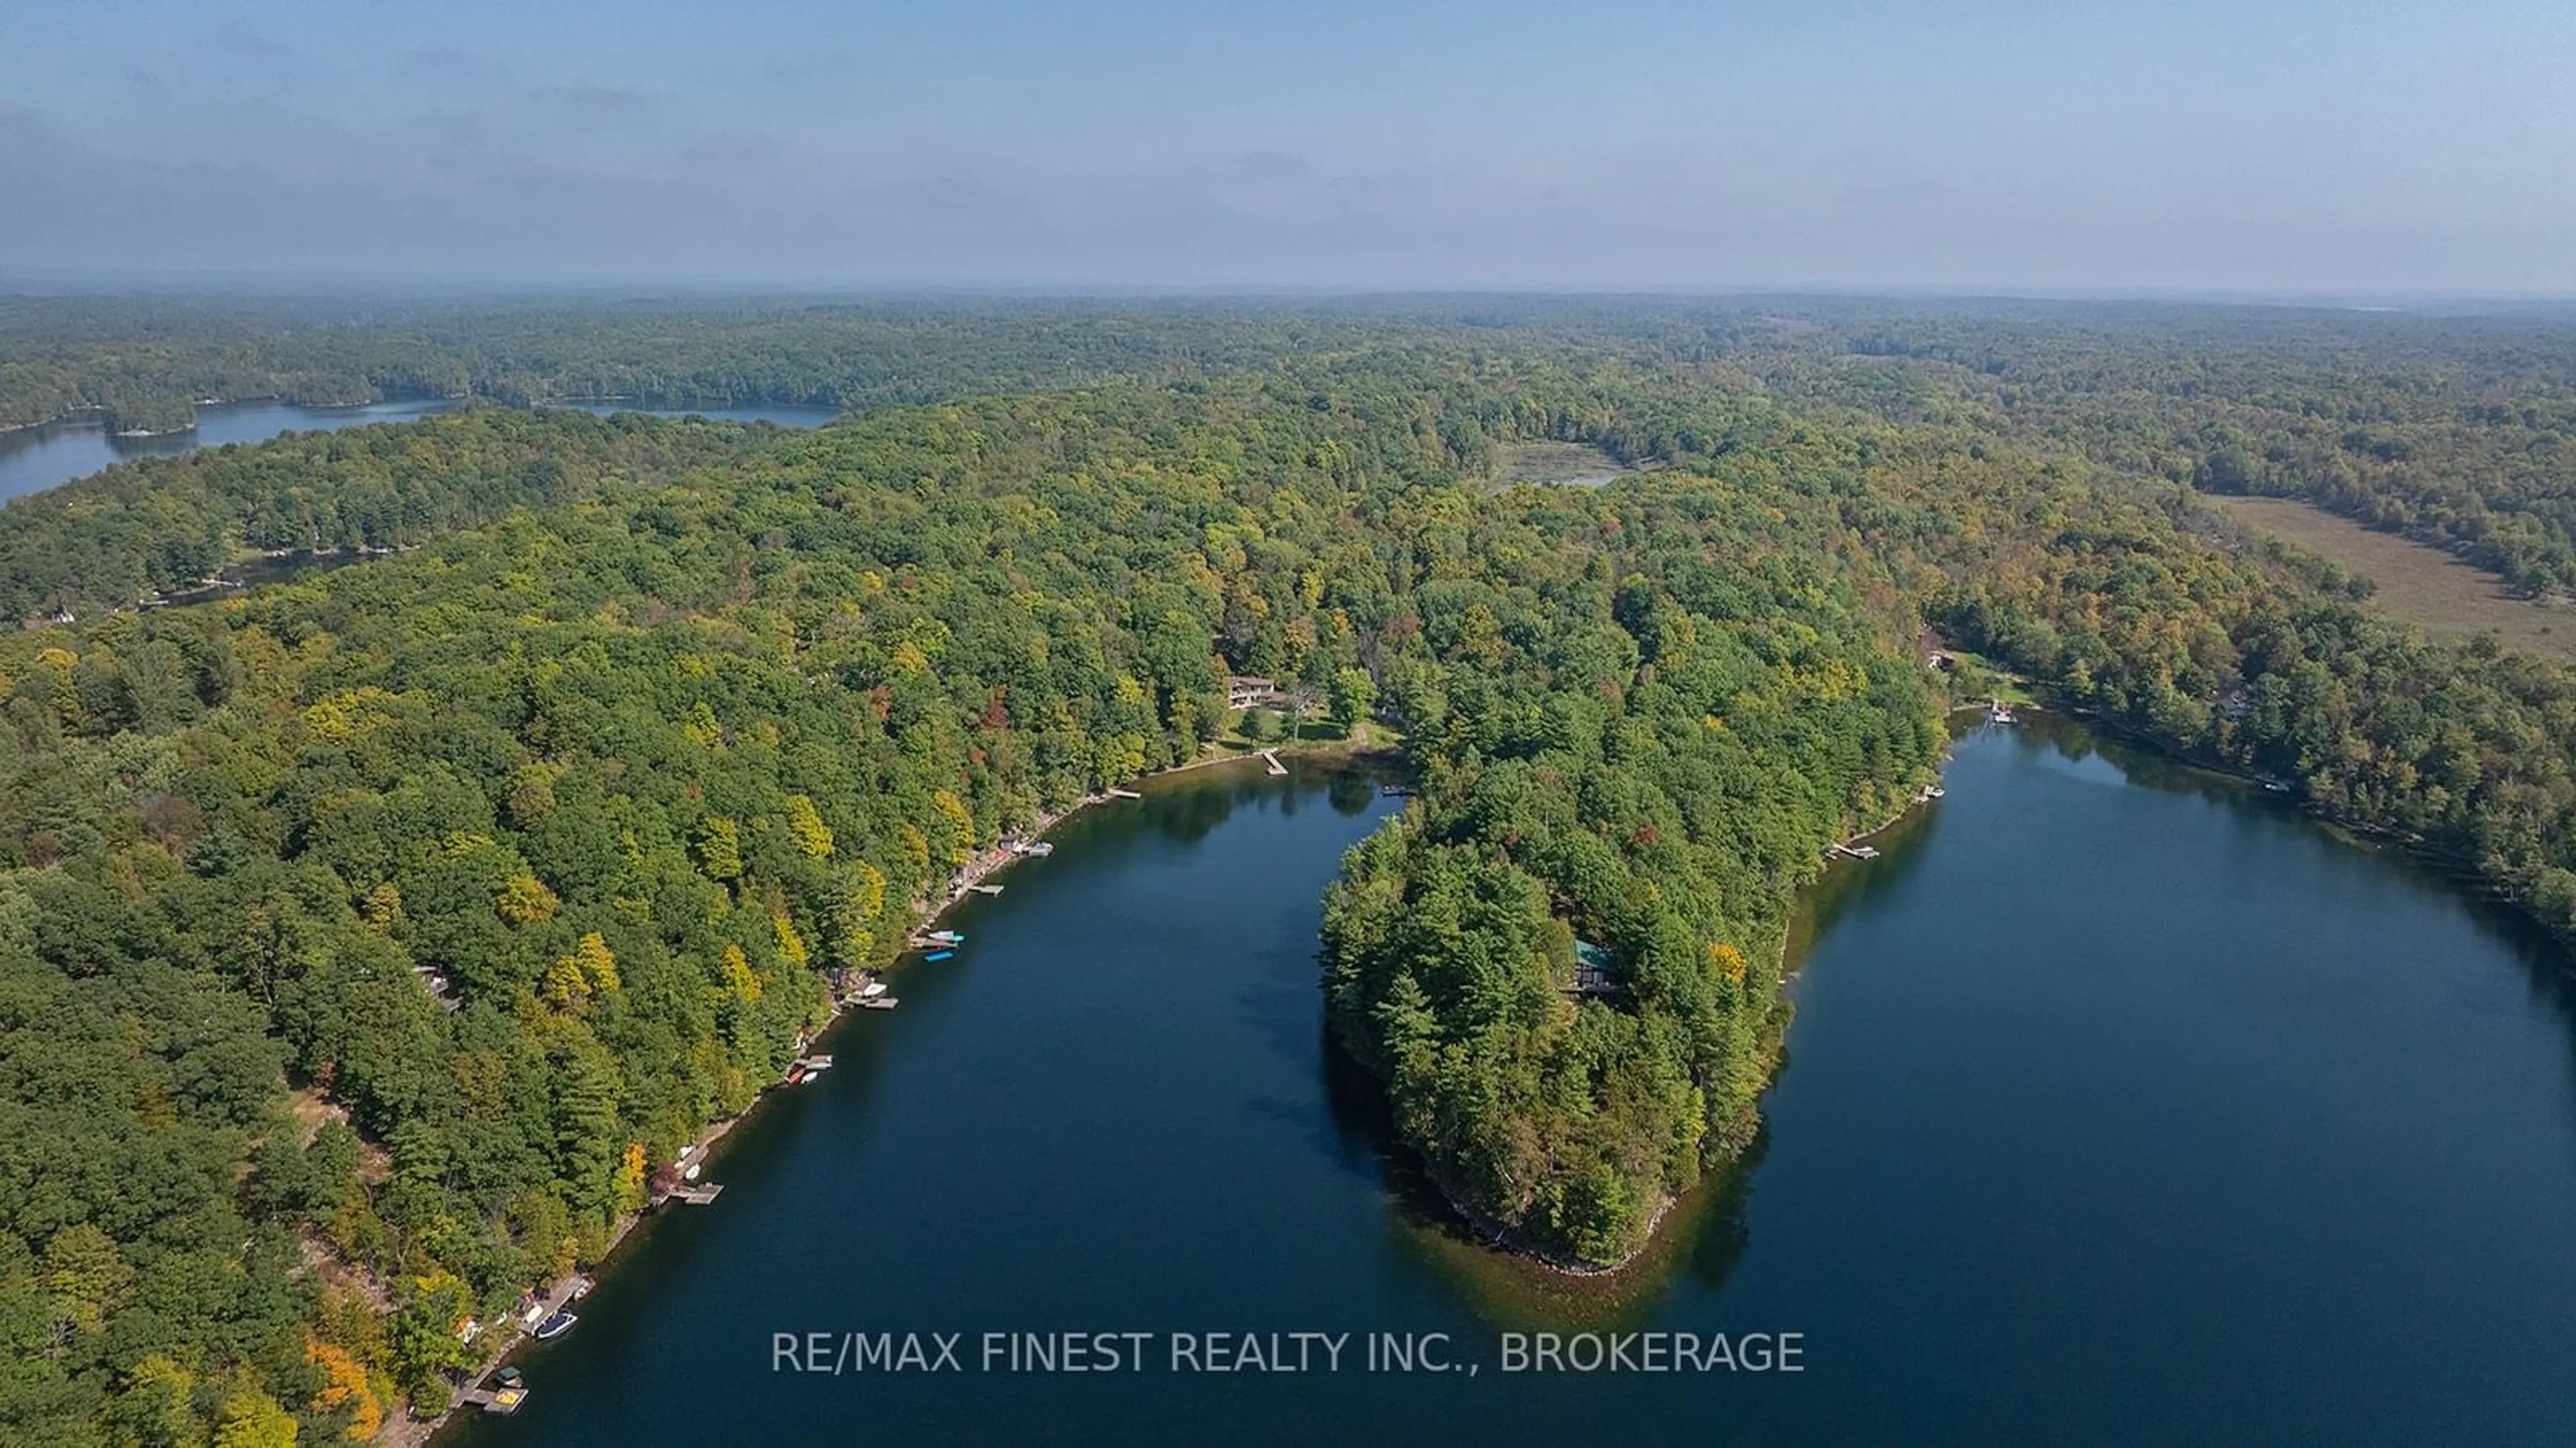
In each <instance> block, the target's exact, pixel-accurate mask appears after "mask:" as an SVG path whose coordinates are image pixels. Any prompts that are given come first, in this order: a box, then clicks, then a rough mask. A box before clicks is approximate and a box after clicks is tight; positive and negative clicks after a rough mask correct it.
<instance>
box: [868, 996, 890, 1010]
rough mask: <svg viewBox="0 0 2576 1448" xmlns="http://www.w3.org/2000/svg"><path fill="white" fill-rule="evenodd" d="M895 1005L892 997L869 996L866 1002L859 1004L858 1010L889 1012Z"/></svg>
mask: <svg viewBox="0 0 2576 1448" xmlns="http://www.w3.org/2000/svg"><path fill="white" fill-rule="evenodd" d="M896 1004H897V1002H896V1000H895V998H894V997H893V996H869V997H868V998H867V999H866V1000H863V1001H861V1002H859V1009H860V1010H863V1011H890V1010H893V1009H894V1008H895V1006H896Z"/></svg>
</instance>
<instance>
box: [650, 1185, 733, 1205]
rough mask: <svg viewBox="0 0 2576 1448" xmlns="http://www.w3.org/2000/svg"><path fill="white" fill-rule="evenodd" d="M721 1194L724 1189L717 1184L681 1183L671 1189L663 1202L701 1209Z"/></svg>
mask: <svg viewBox="0 0 2576 1448" xmlns="http://www.w3.org/2000/svg"><path fill="white" fill-rule="evenodd" d="M723 1192H724V1187H723V1186H722V1185H721V1184H720V1183H717V1182H683V1183H681V1184H680V1185H679V1186H676V1187H673V1188H671V1194H670V1196H669V1197H667V1198H665V1200H668V1201H674V1202H685V1203H687V1204H688V1205H690V1206H693V1207H703V1206H706V1205H708V1204H709V1203H711V1202H713V1201H714V1200H715V1199H716V1198H717V1197H718V1196H720V1195H722V1194H723Z"/></svg>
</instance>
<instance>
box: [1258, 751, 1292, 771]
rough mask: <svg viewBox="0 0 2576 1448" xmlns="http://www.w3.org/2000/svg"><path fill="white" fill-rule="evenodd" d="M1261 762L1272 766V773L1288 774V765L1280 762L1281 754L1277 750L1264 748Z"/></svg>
mask: <svg viewBox="0 0 2576 1448" xmlns="http://www.w3.org/2000/svg"><path fill="white" fill-rule="evenodd" d="M1261 762H1262V763H1264V764H1267V765H1269V766H1270V772H1271V773H1272V774H1286V773H1287V772H1288V766H1287V765H1284V764H1282V763H1280V762H1279V754H1278V751H1276V750H1271V749H1265V750H1262V751H1261Z"/></svg>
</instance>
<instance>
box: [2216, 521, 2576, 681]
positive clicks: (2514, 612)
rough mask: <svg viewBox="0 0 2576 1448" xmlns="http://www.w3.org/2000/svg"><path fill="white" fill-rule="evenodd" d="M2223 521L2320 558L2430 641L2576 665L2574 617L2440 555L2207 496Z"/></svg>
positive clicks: (2390, 536) (2344, 524)
mask: <svg viewBox="0 0 2576 1448" xmlns="http://www.w3.org/2000/svg"><path fill="white" fill-rule="evenodd" d="M2209 501H2210V502H2211V503H2212V504H2214V505H2215V506H2217V507H2218V508H2220V509H2222V510H2224V511H2225V512H2226V513H2227V515H2228V516H2229V517H2232V518H2234V519H2236V520H2237V521H2239V522H2241V523H2243V524H2245V525H2246V526H2248V527H2250V528H2252V529H2254V530H2255V531H2257V532H2261V533H2268V534H2270V535H2272V536H2273V537H2275V538H2278V539H2280V540H2281V541H2282V542H2284V543H2289V544H2293V545H2295V546H2297V547H2300V548H2305V549H2307V550H2308V551H2309V552H2311V553H2317V554H2321V555H2323V556H2325V557H2327V558H2331V559H2333V560H2334V561H2335V562H2337V563H2340V564H2342V565H2343V566H2344V567H2346V568H2348V569H2351V570H2352V571H2353V572H2354V573H2357V574H2359V575H2361V576H2362V577H2364V578H2367V579H2369V580H2370V581H2371V582H2372V583H2373V584H2376V585H2377V586H2378V590H2379V591H2378V592H2376V593H2374V594H2372V595H2371V597H2370V603H2369V606H2370V607H2372V608H2375V609H2377V610H2379V611H2380V612H2381V613H2384V614H2387V615H2388V616H2389V617H2391V618H2394V619H2397V620H2399V621H2401V622H2404V623H2411V624H2415V625H2417V626H2419V627H2421V628H2422V629H2423V630H2424V632H2426V633H2428V634H2431V635H2434V636H2436V637H2448V638H2457V637H2463V636H2465V635H2468V634H2475V633H2484V632H2485V631H2487V630H2489V629H2493V630H2495V631H2496V632H2497V633H2498V634H2500V635H2502V636H2503V638H2504V641H2505V642H2506V643H2508V644H2510V645H2513V646H2514V647H2516V648H2522V649H2528V650H2530V651H2531V652H2533V653H2542V654H2550V655H2554V656H2556V657H2559V658H2576V610H2571V609H2566V608H2553V607H2550V606H2548V605H2545V604H2540V603H2534V602H2532V601H2531V600H2529V599H2522V598H2516V597H2514V596H2513V595H2512V594H2510V593H2507V592H2506V591H2505V587H2504V583H2503V581H2502V580H2500V579H2498V578H2497V577H2496V576H2495V575H2494V574H2492V573H2488V572H2486V571H2484V570H2483V569H2478V568H2473V567H2471V566H2469V565H2468V564H2466V563H2463V562H2461V561H2460V560H2459V559H2457V558H2455V557H2453V556H2451V555H2450V554H2448V553H2445V552H2443V551H2442V550H2441V549H2439V548H2429V547H2426V546H2425V545H2424V544H2421V543H2417V542H2414V541H2412V540H2410V539H2406V538H2400V537H2398V536H2397V535H2396V534H2394V533H2380V532H2376V531H2373V530H2372V529H2369V528H2365V527H2363V526H2361V525H2360V524H2359V523H2355V522H2353V521H2351V520H2350V519H2347V518H2339V517H2337V516H2335V515H2334V514H2332V513H2329V512H2326V511H2325V510H2324V509H2322V508H2316V507H2311V506H2309V505H2308V504H2306V503H2302V502H2298V501H2296V500H2293V499H2290V498H2237V497H2213V498H2211V499H2209Z"/></svg>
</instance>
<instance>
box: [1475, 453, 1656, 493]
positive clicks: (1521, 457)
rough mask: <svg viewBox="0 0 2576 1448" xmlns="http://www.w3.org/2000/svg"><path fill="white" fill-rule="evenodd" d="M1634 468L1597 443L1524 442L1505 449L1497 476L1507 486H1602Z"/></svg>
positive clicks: (1495, 470) (1497, 461)
mask: <svg viewBox="0 0 2576 1448" xmlns="http://www.w3.org/2000/svg"><path fill="white" fill-rule="evenodd" d="M1629 471H1632V470H1631V469H1630V468H1628V467H1627V466H1626V465H1625V464H1623V463H1621V462H1620V461H1619V460H1618V459H1617V458H1614V457H1612V456H1610V455H1609V454H1608V453H1606V452H1603V451H1602V450H1601V449H1599V448H1597V447H1588V446H1586V445H1584V444H1582V443H1579V442H1524V443H1515V444H1513V445H1512V446H1510V447H1507V448H1503V449H1501V455H1500V456H1499V457H1498V458H1497V459H1496V460H1495V464H1494V480H1495V481H1496V482H1498V483H1500V484H1502V485H1503V486H1504V487H1510V486H1511V485H1513V484H1515V483H1537V484H1539V485H1541V486H1543V487H1557V488H1598V487H1601V486H1603V485H1605V484H1608V483H1610V482H1613V481H1616V480H1617V479H1618V478H1619V477H1620V476H1621V475H1622V474H1624V473H1627V472H1629Z"/></svg>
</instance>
